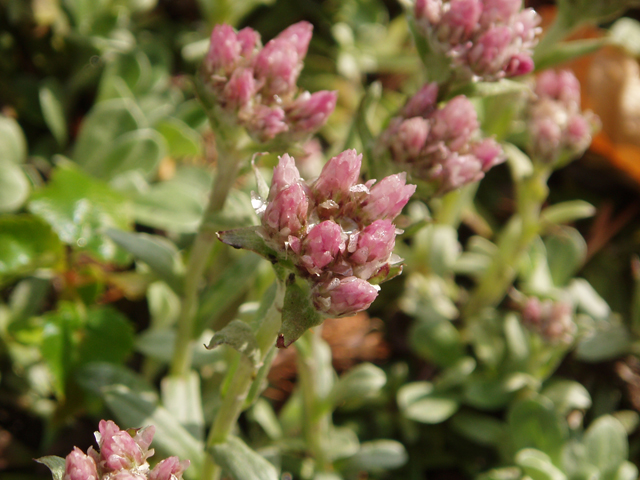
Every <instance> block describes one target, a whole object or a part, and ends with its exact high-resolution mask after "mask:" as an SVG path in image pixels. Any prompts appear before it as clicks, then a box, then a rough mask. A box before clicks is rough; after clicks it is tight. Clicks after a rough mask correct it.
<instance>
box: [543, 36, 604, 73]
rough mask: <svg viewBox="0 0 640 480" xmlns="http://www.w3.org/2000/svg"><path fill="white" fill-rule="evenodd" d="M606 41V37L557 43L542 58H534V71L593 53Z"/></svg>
mask: <svg viewBox="0 0 640 480" xmlns="http://www.w3.org/2000/svg"><path fill="white" fill-rule="evenodd" d="M607 42H608V39H607V38H589V39H584V40H573V41H571V42H561V43H558V44H556V45H555V47H554V48H552V49H551V50H550V51H548V52H546V54H545V55H544V56H542V58H539V59H536V71H537V72H540V71H542V70H546V69H547V68H551V67H553V66H555V65H559V64H561V63H565V62H569V61H571V60H573V59H575V58H578V57H582V56H584V55H589V54H590V53H594V52H596V51H598V50H600V48H602V47H603V46H605V45H606V44H607Z"/></svg>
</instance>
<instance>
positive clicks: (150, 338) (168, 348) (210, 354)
mask: <svg viewBox="0 0 640 480" xmlns="http://www.w3.org/2000/svg"><path fill="white" fill-rule="evenodd" d="M200 340H201V341H200ZM200 340H199V341H198V344H200V345H202V344H204V343H205V342H206V339H202V338H200ZM175 342H176V333H175V330H173V329H166V328H156V329H153V328H152V329H148V330H145V331H144V332H142V333H141V334H140V335H138V339H137V340H136V350H137V351H139V352H140V353H143V354H144V355H146V356H148V357H151V358H153V359H155V360H158V361H160V362H163V363H166V364H169V363H170V362H171V358H172V356H173V349H174V346H175ZM223 358H224V355H223V352H222V351H221V350H207V349H205V348H195V349H194V352H193V366H194V367H201V366H203V365H208V364H211V363H214V362H215V361H217V360H222V359H223Z"/></svg>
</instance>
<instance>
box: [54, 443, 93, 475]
mask: <svg viewBox="0 0 640 480" xmlns="http://www.w3.org/2000/svg"><path fill="white" fill-rule="evenodd" d="M98 478H99V477H98V470H97V467H96V462H95V461H94V460H93V458H91V457H90V456H88V455H85V453H84V452H83V451H82V450H80V449H79V448H78V447H74V448H73V451H72V452H71V453H70V454H69V455H67V458H66V459H65V471H64V477H63V480H98Z"/></svg>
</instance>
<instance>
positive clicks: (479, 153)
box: [471, 138, 505, 172]
mask: <svg viewBox="0 0 640 480" xmlns="http://www.w3.org/2000/svg"><path fill="white" fill-rule="evenodd" d="M471 151H472V152H473V155H475V156H476V157H477V158H478V160H480V163H481V165H482V171H483V172H487V171H489V169H491V168H493V167H495V166H496V165H498V164H500V163H502V162H504V160H505V156H504V152H503V151H502V147H501V146H500V145H499V144H498V142H496V141H495V140H494V139H493V138H485V139H483V140H481V141H479V142H478V143H476V144H475V145H473V146H472V147H471Z"/></svg>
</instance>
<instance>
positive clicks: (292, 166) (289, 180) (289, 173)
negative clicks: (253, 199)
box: [269, 153, 300, 200]
mask: <svg viewBox="0 0 640 480" xmlns="http://www.w3.org/2000/svg"><path fill="white" fill-rule="evenodd" d="M299 181H300V172H299V171H298V168H297V167H296V161H295V160H294V159H293V157H291V156H289V154H288V153H285V154H284V155H282V156H281V157H280V159H279V160H278V165H276V167H275V168H274V169H273V177H272V178H271V189H270V190H269V200H273V199H274V198H275V196H276V194H278V193H279V192H280V191H282V190H283V189H285V188H286V187H288V186H289V185H292V184H294V183H298V182H299Z"/></svg>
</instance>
